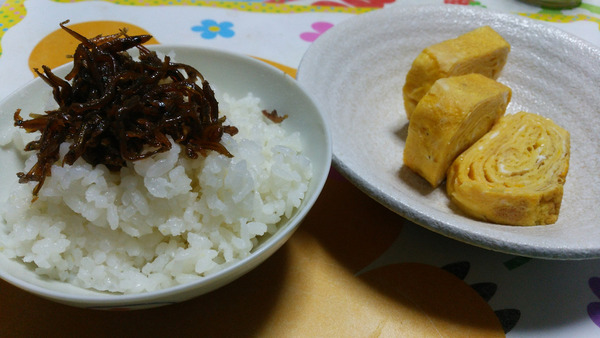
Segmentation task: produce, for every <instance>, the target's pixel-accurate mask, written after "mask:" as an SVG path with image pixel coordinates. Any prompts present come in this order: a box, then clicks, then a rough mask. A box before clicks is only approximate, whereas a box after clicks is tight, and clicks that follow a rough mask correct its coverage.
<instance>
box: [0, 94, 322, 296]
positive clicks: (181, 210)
mask: <svg viewBox="0 0 600 338" xmlns="http://www.w3.org/2000/svg"><path fill="white" fill-rule="evenodd" d="M261 110H262V108H260V100H259V99H258V98H256V97H254V96H252V95H251V94H250V95H248V96H247V97H244V98H241V99H235V98H231V97H229V96H227V95H224V99H223V100H221V102H220V111H221V113H222V114H224V115H225V116H227V121H226V123H225V124H230V125H234V126H236V127H237V128H238V129H239V133H238V134H237V135H235V136H234V137H231V136H229V135H228V134H225V135H224V136H223V139H222V143H223V144H224V145H225V147H226V148H227V149H228V150H229V151H230V152H231V153H232V154H233V155H234V156H233V157H232V158H228V157H226V156H223V155H220V154H218V153H216V152H209V154H208V156H206V157H205V158H203V157H199V159H196V160H191V159H188V158H187V157H186V156H184V155H183V154H181V148H180V147H179V146H173V147H172V149H171V150H170V151H168V152H165V153H161V154H158V155H155V156H154V157H152V158H149V159H145V160H140V161H135V162H132V163H129V164H128V166H127V167H124V168H122V169H121V171H120V173H111V172H110V171H108V169H107V168H106V167H105V166H103V165H98V166H96V167H92V166H91V165H90V164H88V163H86V162H85V161H84V160H82V159H79V160H77V161H76V162H75V163H74V164H73V165H72V166H69V165H64V166H62V167H61V166H54V167H53V168H52V175H51V176H50V177H47V178H46V181H45V183H44V185H43V187H42V189H41V190H40V192H39V198H38V199H37V201H35V202H34V203H31V200H32V190H33V187H34V186H35V184H36V182H30V183H28V184H18V183H15V184H14V185H13V187H12V188H11V192H10V197H9V198H8V201H7V202H6V203H5V204H3V205H2V210H1V216H2V218H3V223H5V224H6V225H4V229H3V230H2V231H0V253H2V255H4V256H5V257H7V258H10V259H14V260H20V261H22V262H23V263H25V264H27V265H28V266H29V267H30V269H32V270H34V271H35V272H36V273H37V274H38V275H40V276H47V277H48V278H50V279H54V280H58V281H63V282H67V283H70V284H72V285H75V286H78V287H82V288H85V289H91V290H98V291H107V292H114V293H118V294H134V293H143V292H149V291H155V290H160V289H165V288H169V287H171V286H175V285H179V284H185V283H188V282H191V281H194V280H198V279H201V278H204V277H206V276H210V275H211V274H214V273H215V272H217V271H220V270H222V269H224V268H226V267H228V266H231V265H233V264H235V263H236V262H238V261H240V260H241V259H243V258H245V257H247V256H249V255H250V254H251V252H252V249H253V248H254V247H255V245H256V244H257V241H258V240H259V238H261V236H269V235H272V234H274V233H275V232H276V231H277V228H278V224H280V222H281V221H282V220H285V219H287V218H289V217H290V216H291V215H292V213H293V212H294V210H295V209H296V208H298V207H299V206H300V204H301V202H302V199H303V198H304V196H305V193H306V192H307V189H308V187H309V181H310V179H311V176H312V172H313V170H312V168H311V162H310V160H309V159H308V157H306V156H304V155H303V154H302V151H303V144H302V140H301V138H300V135H299V133H298V132H294V133H287V132H286V131H285V130H284V129H283V128H282V127H281V126H280V125H279V124H277V123H274V122H272V121H270V120H269V119H267V118H265V117H264V116H263V115H262V113H261ZM282 123H283V124H284V123H286V121H284V122H282ZM11 130H12V135H1V136H0V140H2V142H3V143H8V142H12V143H13V145H14V146H15V147H19V149H22V147H23V145H24V144H25V143H26V142H27V141H26V140H23V137H26V136H25V135H24V134H23V132H22V131H20V130H17V129H16V128H13V129H11ZM67 147H68V144H64V145H63V147H62V148H61V151H62V154H64V153H65V152H66V148H67ZM30 155H31V156H30ZM27 156H30V157H29V158H28V159H27V160H26V161H25V168H23V170H24V171H28V169H29V168H30V167H31V166H32V165H33V164H34V163H35V161H36V157H35V154H33V155H32V154H31V153H27Z"/></svg>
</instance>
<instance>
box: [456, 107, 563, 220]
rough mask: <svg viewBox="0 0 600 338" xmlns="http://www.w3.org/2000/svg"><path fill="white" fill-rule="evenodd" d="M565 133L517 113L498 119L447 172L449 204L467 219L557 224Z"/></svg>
mask: <svg viewBox="0 0 600 338" xmlns="http://www.w3.org/2000/svg"><path fill="white" fill-rule="evenodd" d="M569 154H570V138H569V133H568V132H567V131H566V130H564V129H563V128H561V127H560V126H558V125H556V124H555V123H554V122H553V121H551V120H550V119H547V118H544V117H541V116H539V115H536V114H531V113H527V112H520V113H517V114H514V115H506V116H504V117H503V118H501V119H500V120H499V121H498V123H497V124H496V125H495V126H494V127H493V128H492V130H491V131H490V132H489V133H488V134H486V135H485V136H484V137H482V138H481V139H480V140H479V141H478V142H476V143H475V144H473V146H471V147H470V148H469V149H468V150H467V151H465V152H464V153H462V154H461V155H460V156H459V157H458V158H457V159H456V160H455V161H454V163H453V164H452V165H451V167H450V168H449V169H448V177H447V181H446V189H447V192H448V195H449V197H450V199H451V200H452V201H453V202H454V203H455V204H456V205H457V206H458V207H459V208H460V209H462V210H463V211H464V212H465V213H467V214H468V215H470V216H472V217H474V218H477V219H481V220H485V221H489V222H494V223H500V224H508V225H541V224H552V223H555V222H556V220H557V219H558V214H559V211H560V205H561V201H562V196H563V185H564V183H565V180H566V176H567V172H568V170H569Z"/></svg>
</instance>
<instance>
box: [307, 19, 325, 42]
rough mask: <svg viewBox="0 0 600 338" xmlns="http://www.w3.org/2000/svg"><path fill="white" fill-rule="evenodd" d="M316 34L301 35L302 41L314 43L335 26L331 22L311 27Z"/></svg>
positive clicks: (320, 22)
mask: <svg viewBox="0 0 600 338" xmlns="http://www.w3.org/2000/svg"><path fill="white" fill-rule="evenodd" d="M311 27H312V29H314V30H315V31H314V32H304V33H302V34H300V39H302V40H304V41H307V42H313V41H315V40H316V39H317V38H318V37H319V36H321V34H323V33H325V32H326V31H327V30H328V29H329V28H331V27H333V24H332V23H330V22H324V21H318V22H315V23H313V24H312V25H311Z"/></svg>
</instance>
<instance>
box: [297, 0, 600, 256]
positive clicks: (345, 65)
mask: <svg viewBox="0 0 600 338" xmlns="http://www.w3.org/2000/svg"><path fill="white" fill-rule="evenodd" d="M482 25H489V26H491V27H492V28H494V29H495V30H496V31H497V32H498V33H500V34H501V35H502V36H503V37H504V38H505V39H506V40H507V41H508V42H509V43H510V44H511V45H512V50H511V53H510V55H509V58H508V62H507V64H506V66H505V67H504V70H503V72H502V75H501V76H500V78H499V81H500V82H502V83H504V84H506V85H508V86H509V87H511V88H512V90H513V98H512V101H511V103H510V104H509V106H508V111H507V113H515V112H517V111H520V110H525V111H529V112H532V113H538V114H540V115H544V116H546V117H549V118H551V119H553V120H554V121H555V122H556V123H558V124H559V125H561V126H562V127H564V128H566V129H567V130H568V131H569V132H570V133H571V162H570V171H569V174H568V176H567V183H566V185H565V193H564V197H563V203H562V208H561V213H560V217H559V219H558V222H557V223H556V224H553V225H547V226H534V227H513V226H506V225H497V224H491V223H486V222H479V221H476V220H473V219H470V218H468V217H466V216H464V215H462V214H461V213H460V212H459V211H457V210H456V209H455V208H454V207H453V206H452V204H451V203H450V202H449V199H448V198H447V196H446V194H445V189H444V188H443V187H442V188H438V189H431V187H430V186H429V185H428V183H427V182H425V180H423V179H421V178H420V177H419V176H417V175H416V174H414V173H413V172H411V171H410V170H409V169H408V168H406V167H404V166H403V164H402V153H403V149H404V141H405V139H406V133H407V126H408V121H407V119H406V116H405V112H404V108H403V101H402V86H403V85H404V80H405V76H406V73H407V72H408V69H409V68H410V66H411V63H412V61H413V60H414V58H415V57H416V56H417V55H418V54H419V53H420V52H421V50H422V49H424V48H425V47H427V46H428V45H431V44H433V43H436V42H439V41H443V40H446V39H450V38H454V37H456V36H458V35H461V34H463V33H465V32H467V31H469V30H472V29H474V28H477V27H479V26H482ZM298 79H299V82H300V83H301V85H302V86H304V87H305V88H306V89H307V90H308V91H309V92H310V93H311V94H312V95H313V96H314V97H315V98H316V99H317V101H318V102H319V104H320V105H321V107H322V109H323V110H324V111H325V112H326V113H327V114H328V117H329V118H330V120H331V126H332V131H333V135H332V136H333V153H334V159H333V160H334V165H335V167H336V168H337V169H338V170H339V171H340V172H342V173H343V174H344V175H345V176H346V177H347V178H348V179H349V180H350V181H352V182H353V183H354V184H355V185H356V186H357V187H359V188H360V189H361V190H363V191H364V192H365V193H367V194H368V195H370V196H371V197H372V198H374V199H375V200H377V201H378V202H380V203H381V204H383V205H385V206H386V207H388V208H389V209H391V210H393V211H395V212H397V213H398V214H400V215H402V216H404V217H406V218H408V219H410V220H412V221H414V222H416V223H418V224H420V225H422V226H424V227H426V228H428V229H431V230H433V231H435V232H438V233H440V234H443V235H446V236H449V237H452V238H455V239H457V240H460V241H464V242H467V243H471V244H473V245H476V246H480V247H484V248H488V249H492V250H496V251H501V252H505V253H511V254H516V255H522V256H529V257H539V258H548V259H589V258H599V257H600V161H599V158H600V149H599V148H600V93H599V89H598V88H599V87H598V86H599V85H600V49H599V48H598V47H595V46H592V45H591V44H589V43H586V42H584V41H583V40H580V39H578V38H576V37H574V36H572V35H569V34H568V33H565V32H563V31H561V30H558V29H555V28H552V27H550V26H548V25H545V24H544V23H541V22H536V21H533V20H530V19H526V18H522V17H519V16H516V15H509V14H499V13H495V12H491V11H488V10H483V9H477V8H465V7H463V6H442V7H438V6H436V7H429V6H426V7H415V8H405V7H390V8H387V9H383V10H379V11H375V12H371V13H368V14H363V15H360V16H358V17H355V18H352V19H349V20H347V21H344V22H342V23H340V24H338V25H337V26H335V27H333V28H332V29H330V30H329V31H328V32H326V33H325V34H323V35H322V36H321V37H320V38H319V39H317V41H315V42H314V43H313V45H311V47H310V48H309V50H308V51H307V53H306V54H305V56H304V57H303V59H302V61H301V64H300V67H299V70H298Z"/></svg>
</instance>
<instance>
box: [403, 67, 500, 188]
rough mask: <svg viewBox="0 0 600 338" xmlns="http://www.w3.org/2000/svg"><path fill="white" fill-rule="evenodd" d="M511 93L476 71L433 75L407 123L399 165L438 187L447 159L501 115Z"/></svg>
mask: <svg viewBox="0 0 600 338" xmlns="http://www.w3.org/2000/svg"><path fill="white" fill-rule="evenodd" d="M511 94H512V92H511V90H510V88H508V87H507V86H505V85H503V84H501V83H499V82H497V81H495V80H492V79H489V78H487V77H485V76H483V75H481V74H467V75H461V76H453V77H448V78H443V79H439V80H437V81H436V82H435V83H434V85H433V86H432V87H431V89H430V90H429V92H427V94H426V95H425V96H424V97H423V99H421V101H420V102H419V104H418V105H417V107H416V109H415V111H414V113H413V117H412V119H411V121H410V123H409V125H408V136H407V138H406V144H405V146H404V164H405V165H406V166H407V167H409V168H410V169H412V170H413V171H415V172H416V173H418V174H419V175H421V176H422V177H423V178H425V179H426V180H427V181H428V182H429V183H430V184H431V185H432V186H433V187H437V186H438V185H439V184H440V183H441V182H442V181H443V180H444V178H445V177H446V171H447V170H448V167H449V166H450V164H451V163H452V161H454V159H455V158H456V157H457V156H458V155H459V154H460V153H461V152H463V151H464V150H466V149H467V148H468V147H469V146H471V145H472V144H473V143H475V141H477V140H478V139H479V138H480V137H482V136H483V135H484V134H485V133H487V132H488V131H489V130H490V129H491V128H492V126H493V125H494V123H496V121H498V119H499V118H500V117H501V116H502V115H504V112H505V111H506V106H507V105H508V102H509V101H510V98H511Z"/></svg>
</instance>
